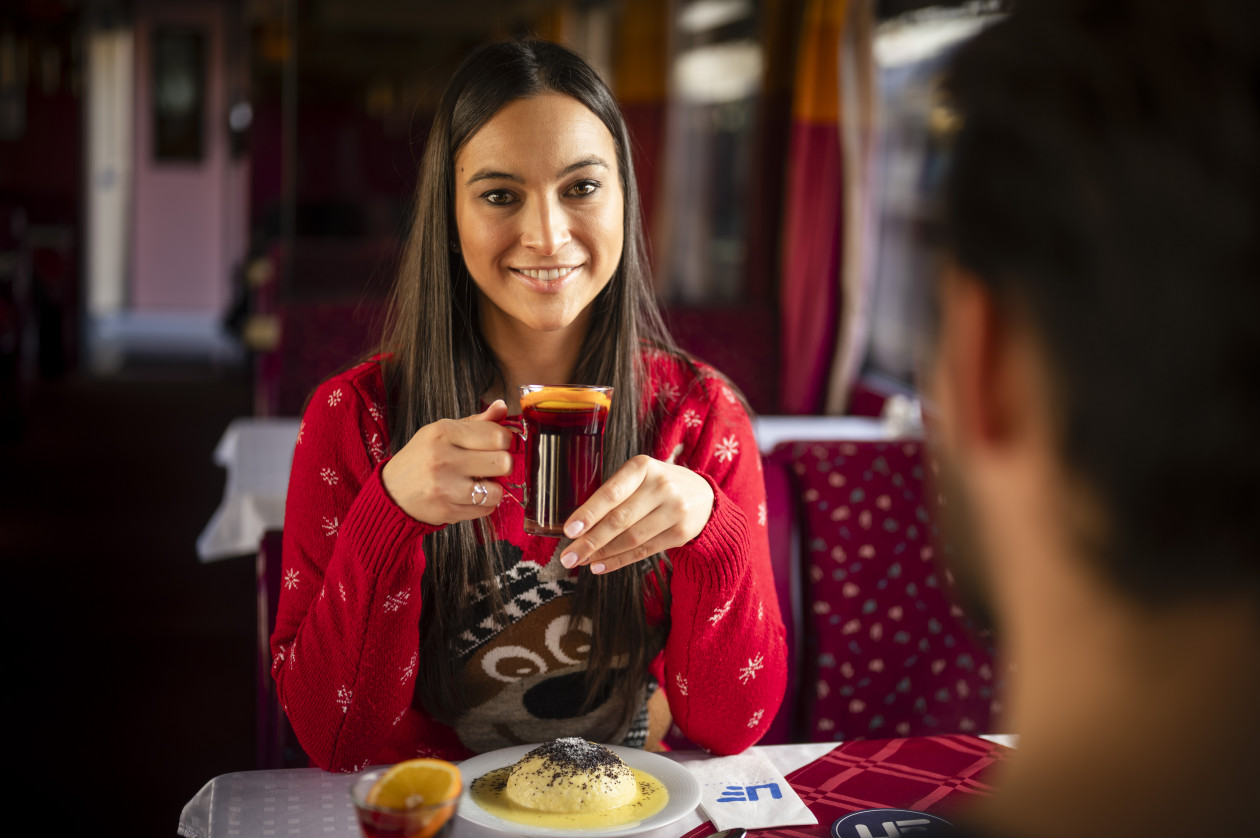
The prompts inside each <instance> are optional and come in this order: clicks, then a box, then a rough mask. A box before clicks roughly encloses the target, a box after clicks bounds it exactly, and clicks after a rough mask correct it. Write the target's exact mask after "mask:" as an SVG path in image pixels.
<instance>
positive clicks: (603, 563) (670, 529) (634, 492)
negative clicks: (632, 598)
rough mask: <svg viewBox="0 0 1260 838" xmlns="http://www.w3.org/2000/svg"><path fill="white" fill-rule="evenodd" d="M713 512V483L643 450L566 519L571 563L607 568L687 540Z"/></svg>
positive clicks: (564, 557) (567, 553) (568, 562)
mask: <svg viewBox="0 0 1260 838" xmlns="http://www.w3.org/2000/svg"><path fill="white" fill-rule="evenodd" d="M712 514H713V488H712V487H711V486H710V485H709V482H708V481H707V480H705V479H704V478H703V477H701V476H700V475H698V474H696V473H695V472H694V471H691V470H690V469H687V468H683V467H682V466H676V465H673V464H672V463H665V462H661V461H660V460H655V459H653V458H651V457H648V456H646V455H643V454H640V455H639V456H637V457H634V458H633V459H630V460H628V461H627V462H626V464H625V465H623V466H622V467H621V468H619V469H617V473H616V474H614V475H613V476H612V477H610V478H608V480H606V481H605V482H604V485H603V486H601V487H600V488H599V489H598V490H597V491H596V492H595V494H593V495H591V498H590V500H588V501H587V502H586V503H584V504H582V505H581V506H580V507H578V509H577V511H576V512H574V513H573V514H572V515H571V516H569V520H568V521H566V522H565V525H564V532H565V535H567V536H569V537H570V538H573V539H574V541H573V543H572V544H571V545H569V548H568V549H567V550H565V552H564V555H562V556H561V557H560V561H561V563H562V564H563V565H564V566H565V567H576V566H578V565H588V566H589V567H590V568H591V572H592V573H607V572H608V571H610V570H616V569H618V568H621V567H625V566H626V565H628V564H633V563H634V562H637V561H641V560H643V559H645V558H647V557H648V556H650V555H652V554H653V553H659V552H660V551H662V550H668V549H670V548H671V547H677V546H678V545H680V544H686V543H687V542H688V541H690V540H691V539H693V538H695V537H696V536H697V535H699V534H700V531H701V530H702V529H704V525H705V524H707V523H708V522H709V516H710V515H712Z"/></svg>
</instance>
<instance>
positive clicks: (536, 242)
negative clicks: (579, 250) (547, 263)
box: [521, 198, 570, 256]
mask: <svg viewBox="0 0 1260 838" xmlns="http://www.w3.org/2000/svg"><path fill="white" fill-rule="evenodd" d="M524 225H525V226H524V229H523V230H522V231H521V244H522V245H524V246H525V247H528V248H529V249H531V250H536V251H538V252H539V253H541V254H543V255H545V256H550V255H551V254H553V253H555V252H557V251H558V250H560V248H562V247H564V246H565V245H566V244H568V243H569V240H570V236H569V219H568V215H567V213H566V212H565V210H564V207H562V206H561V205H560V202H559V200H557V199H556V198H543V199H541V200H538V201H535V202H534V205H533V207H530V208H528V209H527V210H526V212H525V213H524Z"/></svg>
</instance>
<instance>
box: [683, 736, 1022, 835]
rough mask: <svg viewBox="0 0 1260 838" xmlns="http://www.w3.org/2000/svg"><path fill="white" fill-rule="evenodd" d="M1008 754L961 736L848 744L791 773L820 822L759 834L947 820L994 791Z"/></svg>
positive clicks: (704, 830)
mask: <svg viewBox="0 0 1260 838" xmlns="http://www.w3.org/2000/svg"><path fill="white" fill-rule="evenodd" d="M1008 751H1009V749H1008V748H1006V747H1005V746H1003V745H998V744H996V743H993V742H989V741H988V740H986V739H980V738H978V737H974V736H962V735H954V736H918V737H911V738H908V739H870V740H858V741H854V742H846V743H844V744H842V745H839V746H838V747H836V748H835V750H833V751H831V752H830V753H828V754H827V755H826V756H823V757H820V758H818V759H817V760H815V761H814V762H811V763H810V764H809V765H806V766H803V767H802V768H798V769H797V770H795V771H793V772H792V773H791V774H788V775H787V781H788V782H789V783H790V784H791V786H792V789H793V790H794V791H795V792H796V793H797V794H798V795H800V798H801V800H803V801H804V802H805V805H806V806H808V807H809V810H810V811H811V812H813V813H814V815H815V816H816V817H817V818H818V823H817V825H814V826H789V827H779V828H776V829H761V830H757V836H758V838H761V836H776V838H819V837H820V836H827V835H829V834H830V831H831V824H832V822H833V821H835V820H836V819H837V818H840V817H841V816H843V815H847V814H849V813H850V812H858V811H861V810H862V809H876V808H896V809H914V810H916V811H920V812H932V813H933V814H936V815H940V816H941V817H943V818H945V819H947V820H948V819H950V817H951V814H952V813H953V812H954V811H956V810H957V809H959V808H962V807H965V806H966V804H967V802H968V799H969V798H972V797H973V796H975V795H986V794H989V793H991V791H992V788H991V787H990V786H989V785H988V784H987V783H986V782H985V778H986V777H987V776H988V775H989V772H990V771H991V769H992V767H993V766H994V765H995V764H997V763H998V762H1000V761H1001V760H1003V759H1005V757H1006V754H1007V753H1008ZM713 832H714V829H713V825H712V824H711V823H705V824H703V825H702V826H698V827H696V828H695V829H693V830H691V831H690V832H688V833H687V834H686V835H684V836H683V838H701V836H705V835H712V834H713Z"/></svg>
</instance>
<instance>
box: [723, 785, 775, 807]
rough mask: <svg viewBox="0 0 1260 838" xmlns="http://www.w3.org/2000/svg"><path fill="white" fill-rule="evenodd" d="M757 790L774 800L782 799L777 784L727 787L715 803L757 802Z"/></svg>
mask: <svg viewBox="0 0 1260 838" xmlns="http://www.w3.org/2000/svg"><path fill="white" fill-rule="evenodd" d="M757 789H765V790H767V791H769V792H770V797H772V798H773V799H775V800H778V799H779V798H781V797H783V792H782V790H780V789H779V784H778V783H763V784H762V785H759V786H727V787H726V791H724V792H722V796H721V797H719V798H718V799H717V802H718V803H754V802H756V800H757Z"/></svg>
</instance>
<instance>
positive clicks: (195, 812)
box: [179, 742, 836, 838]
mask: <svg viewBox="0 0 1260 838" xmlns="http://www.w3.org/2000/svg"><path fill="white" fill-rule="evenodd" d="M835 746H836V743H835V742H814V743H808V744H804V745H766V746H758V747H757V749H756V750H758V751H760V752H761V753H763V754H765V756H766V758H767V759H769V760H770V762H771V763H772V764H773V765H774V767H775V768H777V769H779V771H781V772H782V773H784V774H787V773H789V772H791V771H795V770H796V769H798V768H800V767H801V766H803V765H808V764H809V763H811V762H813V761H814V760H816V759H818V758H819V757H820V756H822V755H823V754H825V753H827V752H828V751H830V750H831V749H832V748H834V747H835ZM666 756H668V757H670V758H671V759H674V760H677V761H679V762H689V761H691V760H694V759H707V758H708V755H707V754H705V753H703V752H701V751H675V752H674V753H670V754H666ZM351 782H352V775H347V774H330V773H328V772H327V771H321V770H320V769H318V768H288V769H284V770H280V771H240V772H237V773H235V774H224V775H223V776H221V777H215V778H214V779H213V780H211V781H210V782H208V783H206V785H205V786H204V787H203V788H202V789H201V791H199V792H197V796H196V797H194V798H193V799H192V800H190V801H189V802H188V804H187V805H185V806H184V811H183V812H182V813H181V814H180V817H179V834H180V835H182V836H184V838H255V836H257V837H258V838H269V837H270V836H276V837H277V838H289V837H290V836H316V835H318V836H326V838H360V833H359V823H358V820H357V819H356V818H355V814H354V806H353V805H352V804H351V803H350V783H351ZM705 820H707V819H706V818H705V817H704V816H703V815H702V814H701V812H700V810H699V809H697V810H696V811H694V812H691V813H690V814H688V815H687V816H685V817H684V818H682V820H678V821H675V822H674V823H672V824H670V825H669V826H667V827H663V828H661V829H657V830H653V831H651V832H645V833H643V836H644V838H677V836H679V835H682V834H684V833H686V832H688V831H690V830H691V829H694V828H695V827H697V826H699V825H700V824H702V823H704V822H705ZM451 838H503V833H501V832H495V831H493V830H490V829H486V828H485V827H481V826H478V825H477V824H474V823H470V822H468V821H465V820H463V819H457V820H456V823H455V828H454V829H453V830H452V832H451Z"/></svg>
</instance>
